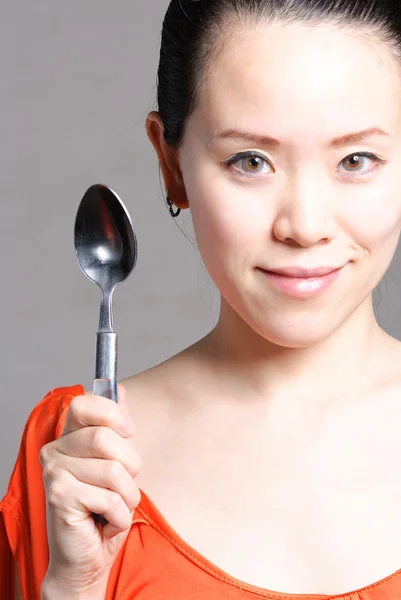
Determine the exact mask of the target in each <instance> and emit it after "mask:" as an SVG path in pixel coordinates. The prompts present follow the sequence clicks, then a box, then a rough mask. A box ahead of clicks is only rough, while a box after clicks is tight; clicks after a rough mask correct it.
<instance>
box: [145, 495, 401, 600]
mask: <svg viewBox="0 0 401 600" xmlns="http://www.w3.org/2000/svg"><path fill="white" fill-rule="evenodd" d="M140 492H141V500H140V503H139V505H138V506H137V508H136V510H135V513H134V517H133V522H136V521H141V520H142V519H143V518H144V519H145V520H146V521H147V523H148V524H149V525H150V526H152V527H153V528H154V529H155V530H156V531H158V532H159V533H160V534H161V535H162V536H163V537H164V538H166V539H167V540H168V541H169V542H170V543H171V544H172V546H174V547H175V548H176V549H177V550H178V551H179V552H180V553H181V554H183V555H184V556H186V558H188V559H189V560H190V561H191V562H193V563H195V564H196V565H197V566H198V567H200V568H202V569H203V570H204V571H206V572H207V573H209V574H210V575H211V576H213V577H215V578H216V579H219V580H220V581H221V582H223V583H225V584H228V585H231V586H233V587H235V588H237V589H240V590H243V591H246V592H250V593H252V594H253V595H258V596H259V597H261V598H266V599H269V600H365V599H364V598H363V596H362V595H363V594H365V593H367V592H370V591H372V590H373V589H375V588H376V590H377V592H378V593H380V592H383V591H384V590H383V588H385V587H386V586H387V584H388V583H389V582H390V581H392V580H394V579H395V578H400V579H401V569H399V570H398V571H396V572H395V573H392V574H391V575H388V576H386V577H384V578H383V579H380V580H379V581H376V582H374V583H371V584H369V585H367V586H364V587H361V588H358V589H355V590H352V591H350V592H346V593H341V594H334V595H333V594H294V593H292V594H289V593H285V592H277V591H274V590H268V589H266V588H261V587H258V586H254V585H251V584H248V583H246V582H244V581H241V580H239V579H236V578H235V577H233V576H231V575H229V574H228V573H226V572H225V571H223V570H222V569H220V567H218V566H217V565H215V564H214V563H212V562H211V561H210V560H208V559H207V558H206V557H205V556H203V555H202V554H200V553H199V552H198V551H197V550H195V548H193V547H192V546H190V545H189V544H188V543H187V542H186V541H185V540H184V539H183V538H181V536H180V535H179V534H178V533H177V532H176V531H175V530H174V529H173V527H172V526H171V525H170V523H168V521H167V520H166V518H165V517H164V516H163V514H162V513H161V512H160V510H159V509H158V508H157V506H156V505H155V503H154V502H153V501H152V500H151V498H150V497H149V496H148V495H147V494H146V493H145V492H144V491H143V490H142V489H140ZM138 513H139V514H140V515H141V517H142V519H141V517H139V515H138ZM400 591H401V589H400ZM366 600H368V599H367V598H366ZM369 600H372V599H371V598H369Z"/></svg>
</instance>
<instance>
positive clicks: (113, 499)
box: [108, 491, 123, 510]
mask: <svg viewBox="0 0 401 600" xmlns="http://www.w3.org/2000/svg"><path fill="white" fill-rule="evenodd" d="M122 503H123V499H122V498H121V496H120V494H118V493H117V492H113V491H110V492H109V501H108V505H109V507H110V510H117V509H118V508H119V507H120V506H121V504H122Z"/></svg>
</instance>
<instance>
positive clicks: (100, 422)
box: [62, 392, 134, 437]
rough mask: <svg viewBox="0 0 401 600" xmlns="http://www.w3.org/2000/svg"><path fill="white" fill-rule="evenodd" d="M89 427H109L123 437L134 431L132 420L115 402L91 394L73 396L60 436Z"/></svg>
mask: <svg viewBox="0 0 401 600" xmlns="http://www.w3.org/2000/svg"><path fill="white" fill-rule="evenodd" d="M122 395H124V392H123V394H122ZM90 426H103V427H110V428H111V429H113V430H114V431H116V432H118V433H120V435H123V436H125V437H129V436H130V435H132V432H133V430H134V424H133V422H132V419H130V418H129V417H128V415H127V414H126V413H125V412H124V410H123V409H122V407H121V406H120V405H119V404H117V403H116V402H112V401H111V400H109V399H108V398H103V397H102V396H94V395H93V394H91V393H86V394H85V395H84V396H75V398H73V399H72V400H71V402H70V405H69V407H68V412H67V417H66V421H65V426H64V430H63V433H62V435H63V436H64V435H66V434H68V433H71V432H72V431H76V430H77V429H82V428H83V427H90Z"/></svg>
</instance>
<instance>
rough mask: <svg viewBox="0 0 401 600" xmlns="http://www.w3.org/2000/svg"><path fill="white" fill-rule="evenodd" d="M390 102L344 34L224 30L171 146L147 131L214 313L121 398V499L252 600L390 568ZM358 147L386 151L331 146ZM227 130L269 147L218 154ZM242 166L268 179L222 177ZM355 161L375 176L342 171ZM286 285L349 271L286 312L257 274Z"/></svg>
mask: <svg viewBox="0 0 401 600" xmlns="http://www.w3.org/2000/svg"><path fill="white" fill-rule="evenodd" d="M399 82H400V80H399V74H398V72H397V65H396V62H395V60H394V58H393V57H392V56H391V54H390V52H389V51H388V50H387V48H386V47H384V46H383V45H382V44H381V43H379V42H378V43H377V44H376V43H374V42H373V38H372V37H370V38H369V43H367V41H366V38H364V37H362V36H361V35H359V34H358V32H352V31H345V30H339V29H334V28H332V27H329V26H326V25H325V26H319V27H315V28H313V29H309V28H306V27H304V26H301V25H293V26H291V27H289V26H282V25H279V24H274V25H272V24H270V25H266V24H265V25H263V26H262V25H261V26H260V27H258V28H252V30H250V29H247V28H246V27H244V26H242V27H241V26H240V25H237V26H236V28H234V29H233V30H232V31H231V32H230V36H227V38H226V40H225V43H224V45H223V46H222V48H221V50H220V52H219V53H218V54H217V55H216V56H215V57H214V60H213V64H212V69H211V72H210V75H209V78H208V81H207V83H206V86H205V88H204V89H203V90H202V94H201V97H200V102H199V104H198V106H197V108H196V110H195V112H194V113H193V114H192V115H191V117H190V119H189V121H188V123H187V127H186V130H185V136H184V140H183V144H182V146H181V147H180V148H179V149H173V148H170V147H168V146H167V145H166V143H165V142H164V140H163V130H164V128H163V123H162V122H161V119H160V116H159V114H158V113H157V112H155V111H153V112H151V113H150V114H149V115H148V118H147V122H146V128H147V133H148V136H149V139H150V141H151V142H152V144H153V146H154V148H155V150H156V152H157V155H158V158H159V161H160V165H161V168H162V172H163V177H164V181H165V185H166V189H169V190H170V197H171V198H172V200H173V202H174V204H175V205H176V206H179V207H180V208H182V209H184V210H185V209H188V208H190V209H191V213H192V218H193V223H194V229H195V233H196V238H197V242H198V246H199V250H200V253H201V256H202V259H203V261H204V263H205V265H206V268H207V269H208V271H209V273H210V275H211V277H212V278H213V280H214V282H215V284H216V286H217V287H218V288H219V290H220V292H221V297H222V306H221V314H220V317H219V320H218V323H217V326H216V327H215V328H214V329H213V330H212V331H211V332H210V333H209V334H208V335H207V336H205V337H204V338H203V339H202V340H200V341H199V342H197V343H196V344H194V345H193V346H191V347H189V348H188V349H186V350H184V351H183V352H182V353H180V354H179V355H177V356H175V357H172V358H171V359H169V360H168V361H166V362H165V363H163V364H161V365H158V366H157V367H155V368H153V369H151V370H150V371H148V372H145V373H143V374H139V375H138V376H135V377H133V378H129V379H127V380H125V381H124V382H123V383H124V384H125V385H126V388H127V395H128V398H131V400H130V402H131V415H132V418H133V420H134V422H135V423H136V431H137V437H136V440H135V448H136V449H137V450H138V452H139V454H140V456H141V457H142V459H143V468H142V470H141V473H140V474H139V476H138V478H137V482H138V485H139V486H140V487H141V489H143V490H145V491H146V492H147V493H148V495H150V497H151V498H152V499H153V501H154V502H155V503H156V504H157V506H158V507H159V509H160V510H161V512H162V513H163V514H164V515H165V517H166V518H167V520H168V521H169V522H170V524H171V525H172V526H173V527H174V528H175V530H176V531H177V532H178V533H180V534H181V535H182V536H183V537H184V538H185V540H186V541H187V542H188V543H190V544H192V546H193V547H195V548H196V549H197V550H198V551H199V552H201V553H203V554H204V556H207V557H208V558H209V560H211V561H213V562H214V563H215V564H218V565H219V566H220V568H223V569H225V570H226V571H227V572H228V573H230V574H232V575H234V576H235V577H237V578H239V579H242V580H243V581H247V582H248V583H253V584H254V585H259V586H261V587H266V588H268V589H274V590H277V591H282V592H288V593H316V594H319V593H321V594H340V593H345V592H347V591H349V590H352V589H357V588H360V587H362V586H366V585H368V584H371V583H372V582H373V581H378V580H379V579H381V578H384V577H386V576H388V575H390V574H391V573H392V572H395V571H396V570H397V569H399V568H400V567H401V564H400V562H399V556H400V555H401V554H400V552H401V544H400V541H399V540H400V539H401V523H399V506H400V502H401V486H400V483H399V482H398V479H400V478H395V477H394V469H395V457H397V456H399V452H400V450H401V448H400V441H399V423H400V418H401V410H400V406H399V404H400V403H399V397H400V392H401V380H400V375H399V364H400V359H401V350H400V343H399V342H398V340H395V339H394V338H392V337H391V336H389V335H388V334H386V333H385V332H384V331H383V330H382V329H381V328H380V326H379V325H378V323H377V322H376V320H375V316H374V313H373V307H372V291H373V290H374V288H375V287H376V285H377V284H378V283H379V281H380V280H381V278H382V277H383V275H384V274H385V272H386V270H387V268H388V266H389V264H390V262H391V260H392V258H393V255H394V252H395V249H396V246H397V243H398V239H399V235H400V230H401V196H400V193H399V190H400V189H401V188H400V184H401V181H400V180H401V144H400V134H401V129H400V108H401V106H400V94H399V91H400V86H399ZM371 127H379V128H381V129H382V130H384V131H386V132H387V133H388V134H389V135H388V136H382V137H381V136H377V135H376V136H370V137H368V138H366V139H364V140H362V141H359V142H357V143H355V142H353V143H349V142H348V143H344V144H342V145H339V146H337V147H331V146H330V142H331V140H332V139H333V138H337V137H339V136H344V135H345V134H349V133H351V132H357V131H361V130H364V129H368V128H371ZM231 128H236V129H240V130H243V131H248V132H252V133H254V134H258V135H264V136H270V137H274V138H276V139H277V140H279V141H280V147H274V146H271V145H270V146H268V145H266V144H262V143H256V142H250V141H247V140H245V139H231V140H227V139H226V140H221V139H220V140H218V139H217V136H218V134H219V133H220V132H222V131H224V130H228V129H231ZM246 150H253V151H255V152H256V153H257V154H258V155H259V156H261V157H264V158H265V160H263V159H262V160H261V161H260V164H259V165H258V166H257V168H256V169H255V165H254V163H253V162H252V161H244V160H243V161H242V162H238V163H237V164H236V165H235V166H232V167H230V169H227V168H226V167H225V165H224V162H225V161H226V160H227V159H229V158H230V157H232V156H233V155H234V154H237V153H239V152H242V151H246ZM360 152H371V153H373V154H374V155H376V156H377V157H379V158H380V159H382V160H383V161H385V164H384V165H380V166H379V164H378V163H376V162H375V161H374V160H372V159H369V158H363V157H360V159H359V162H358V161H356V163H353V162H352V160H350V159H352V157H353V156H354V155H355V154H357V153H360ZM255 170H256V171H257V173H256V174H255ZM351 176H353V177H351ZM295 265H297V266H303V267H317V266H326V265H330V266H336V267H337V266H342V265H346V266H345V268H344V270H343V271H342V272H341V275H340V277H339V278H338V279H337V281H336V282H335V283H334V284H333V285H332V286H331V287H330V288H328V289H327V290H326V291H325V292H323V293H322V294H320V295H318V296H316V297H312V298H302V299H301V298H294V297H290V296H287V295H286V294H284V293H283V292H281V291H279V290H278V289H276V288H275V287H274V286H273V285H272V284H271V282H270V281H268V280H267V279H266V278H265V277H264V276H262V275H261V273H260V272H258V270H257V269H256V267H264V268H268V269H275V268H280V267H287V266H295ZM149 397H152V402H151V403H150V402H149V401H148V398H149ZM140 398H146V399H147V400H146V402H145V400H144V401H143V402H142V401H141V400H140ZM207 399H211V400H212V401H209V402H208V401H206V400H207ZM150 429H152V432H153V433H152V436H151V439H150V436H149V435H148V432H149V430H150ZM356 431H357V432H358V435H356V433H355V432H356ZM141 432H144V433H143V435H142V434H141ZM183 448H185V452H183ZM216 456H218V460H216ZM199 457H201V460H200V458H199ZM194 464H195V465H196V467H197V468H196V476H194V477H192V476H191V477H189V475H188V474H189V473H193V472H194V468H193V467H194ZM168 465H174V468H173V469H172V468H167V466H168ZM344 490H346V493H343V492H344ZM177 497H179V498H180V502H179V507H177ZM294 498H296V503H295V505H294ZM182 506H186V507H191V510H189V509H188V508H187V511H182V510H181V507H182ZM362 507H363V508H362ZM239 513H240V514H241V515H244V517H243V519H242V520H241V523H238V514H239ZM261 514H263V515H264V518H263V519H261V518H260V515H261ZM194 517H196V518H194ZM205 522H207V523H208V525H209V527H207V528H206V527H204V526H203V525H202V524H204V523H205ZM233 527H235V530H236V538H235V542H234V541H233V537H232V533H230V532H232V530H233ZM211 531H215V532H216V536H215V537H213V538H211V536H210V532H211ZM299 540H303V543H302V551H301V550H300V546H299ZM344 540H347V543H346V544H345V543H344ZM244 547H246V548H248V549H249V552H248V551H247V556H246V557H245V556H244V553H243V552H242V551H241V549H243V548H244ZM327 547H330V553H329V555H328V554H327ZM251 549H252V550H251Z"/></svg>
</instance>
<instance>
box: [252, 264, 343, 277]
mask: <svg viewBox="0 0 401 600" xmlns="http://www.w3.org/2000/svg"><path fill="white" fill-rule="evenodd" d="M343 266H344V265H343ZM338 269H342V267H316V268H315V269H304V268H302V267H287V268H284V269H272V270H270V269H264V271H267V272H268V273H275V274H276V275H284V276H285V277H299V278H302V279H306V278H309V277H321V276H322V275H327V274H328V273H332V272H333V271H338Z"/></svg>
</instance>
